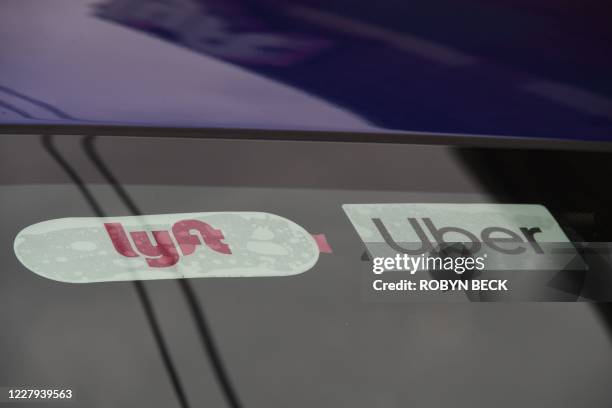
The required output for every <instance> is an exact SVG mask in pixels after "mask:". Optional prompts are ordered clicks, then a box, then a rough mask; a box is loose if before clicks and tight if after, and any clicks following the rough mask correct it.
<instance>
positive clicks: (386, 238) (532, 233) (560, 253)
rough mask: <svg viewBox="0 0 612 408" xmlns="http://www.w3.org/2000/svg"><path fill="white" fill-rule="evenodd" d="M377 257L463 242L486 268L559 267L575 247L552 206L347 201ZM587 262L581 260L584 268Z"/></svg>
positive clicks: (572, 258)
mask: <svg viewBox="0 0 612 408" xmlns="http://www.w3.org/2000/svg"><path fill="white" fill-rule="evenodd" d="M343 209H344V211H345V213H346V214H347V216H348V217H349V219H350V220H351V223H352V224H353V227H354V228H355V229H356V231H357V233H358V234H359V236H360V237H361V239H362V241H363V242H364V244H365V245H366V247H367V249H368V252H369V253H370V255H371V256H372V257H392V256H394V255H395V254H408V255H410V256H420V255H422V254H425V255H430V254H436V253H440V251H441V250H444V249H445V248H451V249H452V246H453V245H457V244H459V245H461V249H462V250H463V251H466V252H465V254H467V253H469V255H471V256H474V257H476V256H481V257H484V258H486V262H485V264H486V269H487V270H559V269H563V268H564V267H566V266H567V265H568V264H570V263H572V264H573V266H574V267H575V263H576V251H575V249H574V248H573V246H572V244H571V242H570V241H569V239H568V238H567V236H566V235H565V233H564V232H563V230H562V229H561V227H560V226H559V224H558V223H557V221H556V220H555V219H554V218H553V216H552V215H551V214H550V212H548V210H547V209H546V208H545V207H544V206H541V205H528V204H421V203H419V204H345V205H343ZM583 266H584V265H581V266H579V268H582V267H583Z"/></svg>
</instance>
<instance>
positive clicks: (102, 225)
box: [14, 212, 331, 283]
mask: <svg viewBox="0 0 612 408" xmlns="http://www.w3.org/2000/svg"><path fill="white" fill-rule="evenodd" d="M14 249H15V254H16V255H17V258H18V259H19V261H20V262H21V263H22V264H23V265H24V266H25V267H26V268H28V269H30V270H31V271H33V272H35V273H36V274H38V275H41V276H43V277H45V278H48V279H53V280H58V281H62V282H71V283H88V282H107V281H126V280H149V279H173V278H199V277H248V276H288V275H295V274H299V273H303V272H306V271H307V270H309V269H310V268H312V267H313V266H314V265H315V264H316V262H317V260H318V257H319V252H330V251H331V249H330V248H329V245H328V244H327V242H326V241H325V237H324V236H321V235H316V236H312V235H310V234H309V233H308V232H307V231H306V230H305V229H304V228H302V227H301V226H299V225H298V224H296V223H294V222H292V221H290V220H288V219H286V218H283V217H280V216H277V215H274V214H269V213H260V212H216V213H189V214H164V215H145V216H130V217H88V218H62V219H55V220H49V221H44V222H41V223H38V224H34V225H31V226H29V227H27V228H25V229H23V230H22V231H21V232H19V234H18V235H17V237H16V238H15V243H14Z"/></svg>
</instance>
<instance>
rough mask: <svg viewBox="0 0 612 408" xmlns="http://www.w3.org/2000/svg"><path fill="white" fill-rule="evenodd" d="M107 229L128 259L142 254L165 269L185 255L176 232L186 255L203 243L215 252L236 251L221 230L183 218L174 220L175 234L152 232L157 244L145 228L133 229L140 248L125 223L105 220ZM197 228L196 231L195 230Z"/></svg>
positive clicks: (116, 245) (115, 245)
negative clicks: (123, 224) (132, 242)
mask: <svg viewBox="0 0 612 408" xmlns="http://www.w3.org/2000/svg"><path fill="white" fill-rule="evenodd" d="M104 228H106V232H107V233H108V236H109V237H110V239H111V241H112V242H113V246H114V247H115V249H116V250H117V252H118V253H120V254H121V255H123V256H126V257H128V258H135V257H139V256H140V254H142V255H143V256H144V257H145V258H146V259H147V263H148V264H149V266H151V267H154V268H165V267H168V266H172V265H174V264H176V263H177V262H178V260H179V257H180V256H181V255H180V253H179V251H178V249H177V247H176V245H175V244H174V241H173V240H172V235H174V240H175V241H176V242H177V243H178V246H179V247H180V248H181V252H182V254H183V255H190V254H192V253H193V252H194V251H195V248H196V246H197V245H202V243H204V244H205V245H207V246H208V247H209V248H210V249H212V250H213V251H216V252H219V253H222V254H226V255H230V254H231V253H232V251H231V250H230V247H229V245H227V244H225V243H223V242H222V241H223V239H225V237H224V236H223V233H222V232H221V230H218V229H215V228H213V227H212V226H211V225H210V224H207V223H205V222H202V221H198V220H183V221H178V222H176V223H174V225H173V226H172V234H171V233H170V231H152V232H151V233H152V234H153V238H154V239H155V244H154V243H152V242H151V240H150V239H149V236H148V234H147V233H146V232H145V231H132V232H130V233H129V235H130V236H131V237H132V240H133V241H134V246H135V247H136V250H135V249H134V247H133V246H132V244H131V242H130V238H129V237H128V234H127V233H126V231H125V229H124V228H123V226H122V225H121V223H118V222H116V223H115V222H113V223H104ZM193 231H195V232H196V233H192V232H193ZM198 234H199V236H198ZM200 237H201V238H200ZM202 241H203V242H202ZM137 251H138V252H140V254H139V253H138V252H137Z"/></svg>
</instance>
